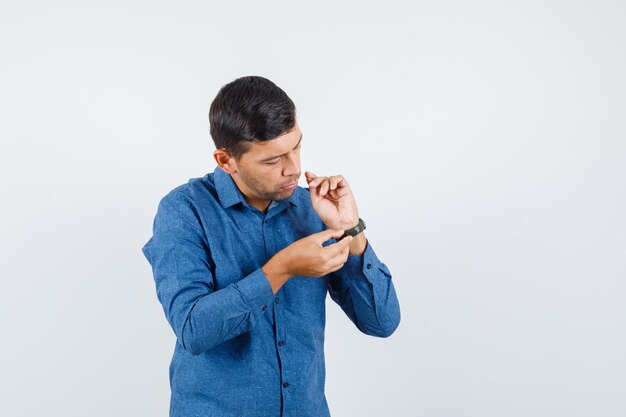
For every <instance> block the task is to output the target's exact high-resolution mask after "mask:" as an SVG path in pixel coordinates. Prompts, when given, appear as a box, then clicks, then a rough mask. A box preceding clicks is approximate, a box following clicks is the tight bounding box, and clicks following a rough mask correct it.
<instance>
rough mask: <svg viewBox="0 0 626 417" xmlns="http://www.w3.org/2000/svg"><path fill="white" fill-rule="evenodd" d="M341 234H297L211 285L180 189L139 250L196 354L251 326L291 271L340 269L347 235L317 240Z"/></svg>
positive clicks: (203, 245) (181, 336)
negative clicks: (264, 258) (244, 271)
mask: <svg viewBox="0 0 626 417" xmlns="http://www.w3.org/2000/svg"><path fill="white" fill-rule="evenodd" d="M342 233H343V231H334V230H326V231H324V232H320V233H316V234H314V235H311V236H309V237H306V238H304V239H300V240H298V241H296V242H294V243H293V244H291V245H290V246H288V247H287V248H285V249H283V250H282V251H280V252H278V253H277V254H276V255H275V256H274V257H273V258H271V259H270V260H269V261H268V262H267V263H266V264H265V265H264V266H263V267H261V268H258V269H256V270H255V271H253V272H252V273H250V274H249V275H247V276H245V277H242V279H241V280H239V281H237V282H235V283H233V284H230V285H228V286H226V287H224V288H221V289H219V290H216V289H215V288H214V279H213V278H214V276H213V271H212V267H211V265H212V260H211V259H210V249H209V246H208V243H207V240H206V236H205V234H204V230H203V228H202V226H201V223H200V220H199V218H198V217H197V213H196V212H195V210H194V208H193V206H192V205H191V203H190V202H189V201H188V200H187V199H186V197H185V196H184V195H183V194H182V193H173V194H171V195H168V196H166V197H165V198H163V199H162V200H161V202H160V203H159V208H158V211H157V215H156V217H155V219H154V226H153V236H152V238H151V239H150V240H149V241H148V243H146V245H145V246H144V247H143V248H142V251H143V253H144V255H145V256H146V258H147V259H148V261H149V262H150V264H151V265H152V270H153V275H154V280H155V283H156V290H157V297H158V299H159V301H160V303H161V305H162V306H163V310H164V312H165V316H166V318H167V320H168V322H169V324H170V326H171V327H172V329H173V330H174V333H175V335H176V338H177V340H178V342H179V343H180V344H181V345H182V346H183V348H184V349H185V350H187V351H189V352H190V353H192V354H194V355H198V354H200V353H202V352H204V351H206V350H208V349H211V348H212V347H214V346H217V345H219V344H221V343H223V342H225V341H227V340H230V339H232V338H234V337H235V336H238V335H240V334H242V333H245V332H247V331H249V330H250V329H252V327H253V326H254V324H255V323H256V321H257V320H259V319H260V317H261V316H262V315H263V314H265V313H266V310H268V308H267V304H268V303H271V302H272V300H273V297H274V294H275V293H276V292H277V291H278V290H279V289H280V287H281V286H282V285H284V284H285V282H287V280H289V278H291V277H292V276H294V275H305V276H311V277H319V276H322V275H325V274H327V273H329V272H332V271H335V270H337V269H339V268H341V267H342V266H343V264H344V263H345V261H346V259H347V256H348V249H349V247H348V245H349V241H350V239H343V240H342V241H340V243H337V244H334V245H331V246H329V247H323V246H322V243H323V242H325V241H326V240H328V239H330V238H332V237H338V236H340V235H341V234H342ZM342 242H344V243H342Z"/></svg>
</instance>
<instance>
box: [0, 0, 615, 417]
mask: <svg viewBox="0 0 626 417" xmlns="http://www.w3.org/2000/svg"><path fill="white" fill-rule="evenodd" d="M625 51H626V5H625V4H624V3H623V2H618V1H564V0H560V1H550V0H548V1H525V2H513V1H508V2H498V1H482V0H479V1H472V2H465V1H451V2H434V1H414V2H413V1H386V2H373V1H316V2H308V3H307V4H305V3H304V2H294V1H262V2H261V1H258V2H257V1H254V2H253V1H248V2H236V1H234V2H225V1H219V2H218V1H204V2H162V1H124V2H121V1H120V2H117V1H107V2H104V1H102V2H77V1H74V2H69V1H56V2H44V1H32V2H18V1H3V2H2V4H1V5H0V53H1V61H2V64H1V66H0V91H1V93H0V114H1V123H0V140H1V145H0V146H1V148H0V174H1V181H2V183H1V184H2V191H3V197H2V203H1V204H0V222H1V223H0V228H1V233H0V251H1V255H0V270H1V271H2V274H1V279H0V326H1V327H0V328H1V329H2V334H3V336H2V343H1V344H0V361H1V362H0V369H1V370H2V372H1V373H2V378H1V379H0V380H1V381H2V382H1V384H2V386H1V387H0V388H1V392H2V400H1V401H0V415H3V416H64V417H68V416H91V417H98V416H107V417H108V416H132V417H134V416H167V413H168V405H169V393H170V391H169V382H168V366H169V361H170V358H171V355H172V352H173V348H174V343H175V339H174V335H173V332H172V331H171V329H170V327H169V325H168V324H167V322H166V320H165V317H164V315H163V311H162V308H161V305H160V304H159V302H158V300H157V298H156V293H155V288H154V282H153V279H152V273H151V269H150V266H149V264H148V262H147V261H146V259H145V258H144V257H143V255H142V253H141V247H142V245H143V244H144V243H145V242H146V241H147V239H148V238H149V237H150V235H151V227H152V220H153V218H154V215H155V213H156V208H157V204H158V201H159V200H160V198H161V197H162V196H163V195H165V194H166V193H167V192H168V191H169V190H171V189H172V188H174V187H175V186H177V185H179V184H182V183H184V182H186V181H187V180H188V179H189V178H193V177H200V176H203V175H205V174H206V173H208V172H211V171H212V170H213V168H214V167H215V164H214V162H213V158H212V156H211V154H212V152H213V150H214V146H213V143H212V141H211V139H210V137H209V134H208V119H207V113H208V108H209V105H210V103H211V100H212V99H213V98H214V96H215V94H216V93H217V91H218V90H219V88H220V87H221V86H222V85H224V84H226V83H228V82H230V81H232V80H234V79H235V78H237V77H240V76H243V75H262V76H265V77H267V78H269V79H271V80H272V81H274V82H275V83H276V84H277V85H279V86H280V87H281V88H283V89H284V90H285V91H286V92H287V94H289V95H290V97H291V98H292V99H293V100H294V102H295V103H296V106H297V108H298V118H299V123H300V126H301V128H302V131H303V134H304V138H303V142H302V144H303V147H302V169H303V172H304V170H311V171H314V172H316V173H317V174H318V175H332V174H343V175H344V176H345V177H346V178H347V180H348V182H349V183H350V185H351V186H352V189H353V191H354V194H355V196H356V199H357V204H358V206H359V210H360V214H361V217H363V218H364V219H365V220H366V222H367V236H368V239H369V240H370V242H371V244H372V245H373V247H374V248H375V249H376V252H377V253H378V255H379V257H380V258H381V260H382V261H383V262H385V263H386V264H387V265H388V266H389V268H390V270H391V272H392V273H393V280H394V283H395V286H396V290H397V292H398V298H399V300H400V305H401V310H402V322H401V324H400V327H399V328H398V330H397V331H396V333H395V334H393V335H392V336H391V337H390V338H388V339H376V338H373V337H369V336H365V335H363V334H361V333H359V331H358V330H357V329H356V327H355V326H354V325H353V324H352V323H351V322H350V321H349V320H348V319H347V317H346V316H345V315H344V314H343V312H342V311H341V310H340V308H339V307H338V306H337V305H335V304H334V303H333V302H332V301H331V300H330V298H329V299H328V317H327V332H326V359H327V363H326V365H327V380H326V392H327V397H328V401H329V405H330V408H331V412H332V414H333V416H334V417H352V416H376V417H378V416H383V415H385V416H399V417H400V416H404V417H501V416H507V417H517V416H529V417H530V416H532V417H543V416H545V417H556V416H563V417H579V416H580V417H583V416H602V417H617V416H624V415H626V395H624V394H625V393H626V357H625V355H624V352H626V303H625V299H626V283H625V278H626V218H625V215H624V214H625V213H626V195H625V194H626V137H625V136H626V122H625V120H626V118H625V116H626V78H625V77H624V74H626V53H625ZM300 185H303V186H305V185H306V183H305V181H304V178H303V177H302V178H301V181H300Z"/></svg>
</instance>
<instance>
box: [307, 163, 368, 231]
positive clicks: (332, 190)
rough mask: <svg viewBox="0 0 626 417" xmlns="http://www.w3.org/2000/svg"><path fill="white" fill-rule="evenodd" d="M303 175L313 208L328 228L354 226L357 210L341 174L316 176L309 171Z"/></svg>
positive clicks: (350, 191)
mask: <svg viewBox="0 0 626 417" xmlns="http://www.w3.org/2000/svg"><path fill="white" fill-rule="evenodd" d="M304 175H305V177H306V181H307V183H308V184H309V193H310V194H311V202H312V203H313V209H314V210H315V212H316V213H317V215H318V216H320V219H322V221H323V222H324V224H325V225H326V226H327V227H328V228H331V229H343V230H346V229H350V228H351V227H354V226H356V224H357V223H358V222H359V211H358V209H357V206H356V201H355V200H354V196H353V194H352V190H351V189H350V186H349V185H348V182H347V181H346V179H345V178H344V177H343V176H341V175H334V176H332V177H318V176H317V175H315V174H313V173H312V172H309V171H306V172H305V173H304ZM342 240H343V239H342Z"/></svg>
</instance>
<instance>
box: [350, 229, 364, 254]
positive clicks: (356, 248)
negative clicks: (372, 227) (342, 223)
mask: <svg viewBox="0 0 626 417" xmlns="http://www.w3.org/2000/svg"><path fill="white" fill-rule="evenodd" d="M366 247H367V238H366V237H365V232H361V233H359V234H358V235H356V236H354V237H353V238H352V242H350V255H363V253H364V252H365V248H366Z"/></svg>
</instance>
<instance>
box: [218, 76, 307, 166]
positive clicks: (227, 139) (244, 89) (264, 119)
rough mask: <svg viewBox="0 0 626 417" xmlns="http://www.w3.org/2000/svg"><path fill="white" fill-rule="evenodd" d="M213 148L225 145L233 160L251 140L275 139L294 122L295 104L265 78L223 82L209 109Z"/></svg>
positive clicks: (293, 125) (247, 146)
mask: <svg viewBox="0 0 626 417" xmlns="http://www.w3.org/2000/svg"><path fill="white" fill-rule="evenodd" d="M209 125H210V133H211V137H212V138H213V142H215V148H216V149H219V148H225V149H227V150H228V151H229V152H230V153H231V155H233V156H234V157H235V159H239V157H240V156H241V155H243V154H244V153H246V152H247V151H248V149H249V148H250V146H249V145H250V142H255V141H266V140H271V139H275V138H277V137H278V136H281V135H283V134H285V133H288V132H290V131H291V130H292V129H293V128H294V127H295V125H296V106H295V105H294V104H293V101H291V99H290V98H289V97H288V96H287V94H286V93H285V92H284V91H283V90H282V89H280V87H278V86H277V85H276V84H274V83H273V82H271V81H270V80H268V79H267V78H263V77H259V76H247V77H241V78H237V79H236V80H235V81H232V82H230V83H228V84H226V85H224V86H223V87H222V88H221V89H220V91H219V92H218V93H217V96H215V99H214V100H213V102H212V103H211V108H210V109H209Z"/></svg>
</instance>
